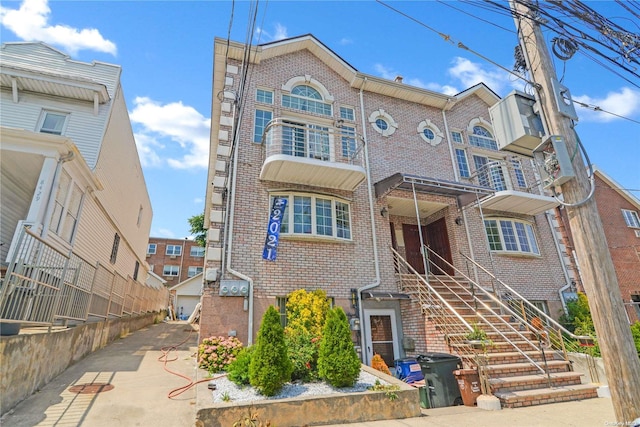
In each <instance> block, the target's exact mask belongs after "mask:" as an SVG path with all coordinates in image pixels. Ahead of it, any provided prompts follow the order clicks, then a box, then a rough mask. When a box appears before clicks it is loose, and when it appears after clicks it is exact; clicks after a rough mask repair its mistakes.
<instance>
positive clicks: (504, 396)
mask: <svg viewBox="0 0 640 427" xmlns="http://www.w3.org/2000/svg"><path fill="white" fill-rule="evenodd" d="M494 395H495V396H496V397H497V398H498V399H500V403H501V404H502V407H503V408H520V407H523V406H534V405H544V404H546V403H557V402H568V401H571V400H583V399H592V398H595V397H598V386H597V385H595V384H576V385H568V386H563V387H553V388H540V389H535V390H520V391H505V392H497V393H494Z"/></svg>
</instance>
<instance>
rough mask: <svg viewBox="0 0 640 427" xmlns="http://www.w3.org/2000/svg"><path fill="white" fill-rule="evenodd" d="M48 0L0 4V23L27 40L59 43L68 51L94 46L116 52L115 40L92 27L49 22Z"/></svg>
mask: <svg viewBox="0 0 640 427" xmlns="http://www.w3.org/2000/svg"><path fill="white" fill-rule="evenodd" d="M50 15H51V9H50V8H49V5H48V1H47V0H24V1H23V2H22V4H21V5H20V8H19V9H8V8H5V7H0V23H1V24H2V25H3V26H4V27H5V28H7V29H8V30H9V31H11V32H13V33H14V34H15V35H16V36H17V37H19V38H21V39H22V40H26V41H36V40H37V41H43V42H45V43H49V44H52V45H56V46H61V47H62V48H64V49H65V50H66V51H67V52H69V53H70V54H71V55H75V54H76V53H78V51H79V50H94V51H98V52H105V53H110V54H112V55H114V56H115V55H116V53H117V48H116V45H115V43H113V42H111V41H109V40H106V39H105V38H104V37H102V35H101V34H100V31H98V30H97V29H95V28H83V29H77V28H73V27H70V26H68V25H51V24H49V17H50Z"/></svg>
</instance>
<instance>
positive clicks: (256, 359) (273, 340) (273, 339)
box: [249, 306, 293, 396]
mask: <svg viewBox="0 0 640 427" xmlns="http://www.w3.org/2000/svg"><path fill="white" fill-rule="evenodd" d="M292 370H293V367H292V365H291V361H290V360H289V357H288V356H287V347H286V345H285V342H284V330H283V328H282V325H281V324H280V314H279V313H278V311H277V310H276V309H275V308H274V307H273V306H269V308H268V309H267V311H266V313H265V314H264V316H263V317H262V324H261V325H260V330H259V331H258V339H257V342H256V345H255V349H254V350H253V354H252V355H251V362H250V363H249V381H250V382H251V385H252V386H254V387H255V388H256V389H257V390H258V392H260V393H261V394H263V395H265V396H273V395H275V394H276V393H277V392H278V391H280V389H281V388H282V386H283V385H284V383H286V382H287V381H289V380H290V379H291V371H292Z"/></svg>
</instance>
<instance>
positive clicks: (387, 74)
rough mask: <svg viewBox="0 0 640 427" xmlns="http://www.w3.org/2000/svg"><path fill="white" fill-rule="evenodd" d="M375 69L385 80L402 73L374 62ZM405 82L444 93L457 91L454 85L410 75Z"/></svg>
mask: <svg viewBox="0 0 640 427" xmlns="http://www.w3.org/2000/svg"><path fill="white" fill-rule="evenodd" d="M373 67H374V69H375V71H376V72H377V73H378V74H379V75H380V77H382V78H383V79H387V80H395V78H396V77H397V76H401V75H402V74H401V73H399V72H398V71H395V70H393V69H391V68H389V67H387V66H385V65H382V64H375V65H374V66H373ZM403 81H404V82H405V83H406V84H408V85H411V86H415V87H419V88H422V89H429V90H432V91H434V92H439V93H444V94H445V95H454V94H456V93H458V92H459V90H457V89H456V88H455V87H453V86H449V85H441V84H439V83H433V82H431V83H425V82H423V81H422V80H420V79H419V78H415V77H411V78H407V79H404V80H403Z"/></svg>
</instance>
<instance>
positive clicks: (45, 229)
mask: <svg viewBox="0 0 640 427" xmlns="http://www.w3.org/2000/svg"><path fill="white" fill-rule="evenodd" d="M74 156H75V155H74V153H73V151H69V152H68V153H67V154H66V155H64V156H61V157H60V158H59V159H58V164H57V165H56V170H55V172H54V173H53V182H52V183H51V191H49V199H48V200H47V209H46V211H45V213H44V218H42V233H40V236H41V237H42V238H43V239H44V238H45V237H47V235H48V234H49V224H51V214H52V213H53V204H54V202H55V200H56V195H55V194H54V192H55V191H56V188H58V183H59V182H60V171H61V170H62V164H63V163H66V162H68V161H69V160H71V159H73V157H74Z"/></svg>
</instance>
